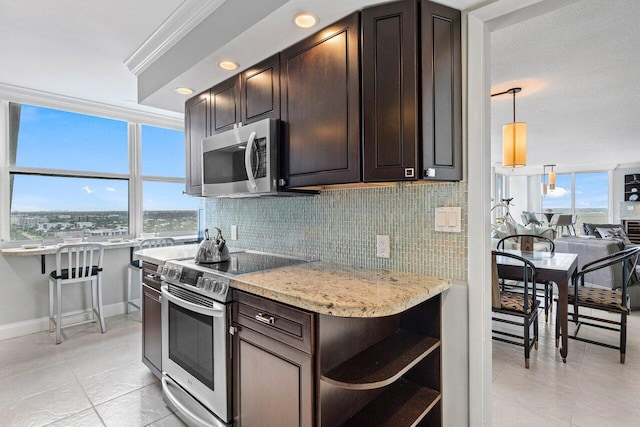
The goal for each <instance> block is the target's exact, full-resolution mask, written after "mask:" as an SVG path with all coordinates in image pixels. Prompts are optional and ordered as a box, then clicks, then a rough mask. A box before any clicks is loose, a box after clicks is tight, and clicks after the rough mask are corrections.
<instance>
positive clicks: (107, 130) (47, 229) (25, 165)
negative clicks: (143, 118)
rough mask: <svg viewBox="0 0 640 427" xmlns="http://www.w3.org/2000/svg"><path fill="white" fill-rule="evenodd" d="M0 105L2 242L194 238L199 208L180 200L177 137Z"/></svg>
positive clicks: (180, 143) (181, 165)
mask: <svg viewBox="0 0 640 427" xmlns="http://www.w3.org/2000/svg"><path fill="white" fill-rule="evenodd" d="M0 105H2V108H3V111H2V113H3V114H7V116H5V117H8V119H9V121H8V122H9V135H8V137H9V138H8V141H6V142H4V143H8V146H9V149H8V154H9V159H8V169H7V170H5V171H3V172H2V173H3V174H6V175H4V178H2V180H6V179H8V181H5V182H8V184H9V185H8V193H9V194H8V200H9V209H7V211H3V212H2V218H4V219H3V221H7V222H4V224H6V226H4V228H3V229H4V230H5V231H3V234H4V233H6V234H8V235H3V236H2V237H3V238H4V239H7V238H8V239H10V240H16V241H17V240H50V239H53V240H58V239H62V238H65V237H95V238H100V237H109V236H123V235H137V234H139V233H140V232H143V231H144V232H154V233H158V234H181V235H191V234H195V233H196V230H197V218H198V205H199V203H200V202H199V199H197V198H193V197H189V196H185V195H184V194H183V190H184V182H185V178H184V176H185V150H184V133H183V132H182V131H177V130H173V129H166V128H161V127H154V126H148V125H140V124H137V123H132V122H126V121H121V120H113V119H106V118H101V117H95V116H89V115H84V114H79V113H72V112H67V111H61V110H55V109H50V108H44V107H38V106H33V105H27V104H17V103H2V104H0ZM5 108H6V109H5ZM138 129H139V135H140V136H141V137H140V138H138V136H137V135H138ZM132 130H134V131H132ZM0 141H3V139H0ZM135 153H138V154H135ZM134 155H135V157H131V158H134V159H135V158H139V159H140V161H139V164H134V163H135V162H131V161H130V156H134ZM130 164H131V166H130ZM135 188H139V189H141V190H142V193H141V194H139V193H140V190H138V191H133V189H135ZM5 194H6V193H5ZM7 214H9V218H8V220H7V218H6V215H7Z"/></svg>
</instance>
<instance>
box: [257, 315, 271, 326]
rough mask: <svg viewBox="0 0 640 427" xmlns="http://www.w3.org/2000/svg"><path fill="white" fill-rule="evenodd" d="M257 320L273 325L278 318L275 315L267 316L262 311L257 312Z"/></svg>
mask: <svg viewBox="0 0 640 427" xmlns="http://www.w3.org/2000/svg"><path fill="white" fill-rule="evenodd" d="M256 320H257V321H258V322H262V323H266V324H267V325H273V324H275V323H276V319H275V318H274V317H273V316H265V315H264V314H262V313H258V314H256Z"/></svg>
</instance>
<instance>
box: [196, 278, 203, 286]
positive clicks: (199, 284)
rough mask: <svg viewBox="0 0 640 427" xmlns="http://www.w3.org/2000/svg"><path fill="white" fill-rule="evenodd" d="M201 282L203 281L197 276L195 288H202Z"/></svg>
mask: <svg viewBox="0 0 640 427" xmlns="http://www.w3.org/2000/svg"><path fill="white" fill-rule="evenodd" d="M202 282H204V280H203V279H202V277H198V281H197V282H196V288H202Z"/></svg>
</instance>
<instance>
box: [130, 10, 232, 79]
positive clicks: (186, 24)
mask: <svg viewBox="0 0 640 427" xmlns="http://www.w3.org/2000/svg"><path fill="white" fill-rule="evenodd" d="M224 2H225V0H184V1H183V2H182V3H181V4H180V6H178V8H177V9H176V10H175V11H174V12H173V13H172V14H171V15H170V16H169V17H168V18H167V19H166V20H165V21H164V22H163V23H162V24H161V25H160V26H159V27H158V28H156V30H155V31H154V32H153V33H152V34H151V35H150V36H149V37H148V38H147V39H146V40H145V41H144V42H143V43H142V44H141V45H140V47H138V48H137V49H136V50H135V51H134V52H133V53H132V54H131V55H129V57H128V58H127V59H125V61H124V65H126V66H127V68H128V69H129V70H130V71H131V72H132V73H133V74H135V75H136V76H139V75H140V73H142V72H143V71H144V70H146V69H147V67H149V65H151V64H153V63H154V62H155V61H156V60H157V59H158V58H160V57H161V56H162V55H163V54H164V53H165V52H167V51H168V50H169V49H171V47H173V46H174V45H175V44H176V43H177V42H178V41H179V40H180V39H182V38H183V37H184V36H185V35H187V34H188V33H189V32H190V31H191V30H193V29H194V28H195V27H196V26H198V24H200V23H201V22H202V21H203V20H204V19H205V18H206V17H207V16H209V15H211V13H213V12H214V11H215V10H216V9H217V8H218V7H220V5H221V4H222V3H224Z"/></svg>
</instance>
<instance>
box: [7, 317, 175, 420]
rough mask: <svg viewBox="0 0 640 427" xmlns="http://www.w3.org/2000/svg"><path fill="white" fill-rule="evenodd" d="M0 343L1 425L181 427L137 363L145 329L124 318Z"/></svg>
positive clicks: (157, 387) (152, 380) (150, 377)
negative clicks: (103, 327) (59, 335)
mask: <svg viewBox="0 0 640 427" xmlns="http://www.w3.org/2000/svg"><path fill="white" fill-rule="evenodd" d="M106 321H107V329H108V330H107V333H105V334H101V333H100V332H99V328H98V327H97V326H94V325H91V324H89V325H79V326H74V327H72V328H67V329H64V331H63V333H64V335H65V336H66V339H65V340H64V341H63V342H62V343H61V344H60V345H55V344H54V338H53V336H51V335H50V334H48V333H47V332H41V333H38V334H33V335H27V336H24V337H20V338H14V339H11V340H5V341H0V426H44V425H51V426H65V427H66V426H91V427H93V426H117V427H125V426H154V427H157V426H163V427H171V426H183V425H184V424H183V423H182V422H181V421H180V420H179V419H178V418H177V417H176V416H175V415H173V413H172V412H171V410H169V409H168V408H167V407H166V406H165V405H164V402H163V401H162V394H161V388H160V383H159V382H158V380H157V378H156V377H155V376H154V375H153V374H152V373H151V371H149V369H148V368H147V367H146V366H145V365H144V364H143V363H142V362H141V361H140V355H141V351H142V350H141V345H142V344H141V324H140V322H138V321H136V320H134V319H131V318H129V317H127V316H126V315H122V316H115V317H110V318H108V319H106Z"/></svg>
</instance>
